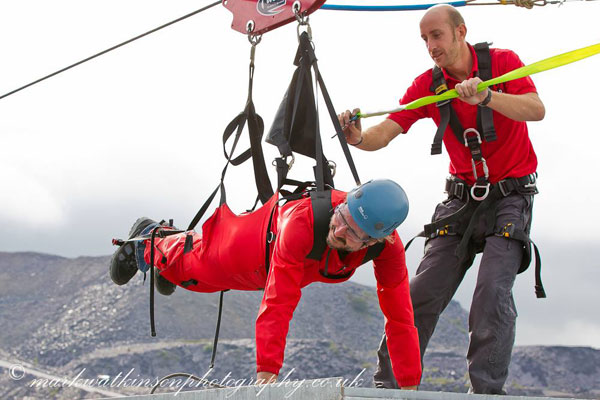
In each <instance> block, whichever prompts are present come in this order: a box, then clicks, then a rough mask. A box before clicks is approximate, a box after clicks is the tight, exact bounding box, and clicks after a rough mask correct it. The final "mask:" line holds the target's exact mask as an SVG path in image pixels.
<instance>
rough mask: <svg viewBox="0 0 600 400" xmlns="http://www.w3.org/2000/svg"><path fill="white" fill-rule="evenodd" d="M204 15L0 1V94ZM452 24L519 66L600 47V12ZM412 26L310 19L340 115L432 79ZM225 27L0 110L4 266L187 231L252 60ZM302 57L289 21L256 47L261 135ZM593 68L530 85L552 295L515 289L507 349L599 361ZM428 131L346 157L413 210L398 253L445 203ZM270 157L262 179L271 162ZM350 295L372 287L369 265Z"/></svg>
mask: <svg viewBox="0 0 600 400" xmlns="http://www.w3.org/2000/svg"><path fill="white" fill-rule="evenodd" d="M209 3H210V2H207V1H190V0H180V1H177V2H164V1H155V0H143V1H142V0H129V1H127V2H123V1H116V0H105V1H101V2H100V1H86V2H80V1H75V0H56V1H53V2H46V1H41V0H30V1H27V2H16V1H2V2H0V37H1V38H2V40H0V54H1V55H2V62H1V63H0V77H1V78H0V95H1V94H4V93H6V92H9V91H10V90H13V89H15V88H17V87H20V86H22V85H24V84H26V83H29V82H31V81H33V80H35V79H37V78H40V77H42V76H44V75H47V74H49V73H51V72H54V71H55V70H58V69H60V68H63V67H65V66H67V65H69V64H72V63H74V62H76V61H79V60H80V59H83V58H85V57H88V56H90V55H92V54H95V53H96V52H98V51H101V50H104V49H106V48H108V47H111V46H113V45H115V44H117V43H120V42H122V41H124V40H127V39H129V38H131V37H134V36H136V35H138V34H140V33H142V32H145V31H147V30H150V29H152V28H154V27H156V26H159V25H161V24H163V23H165V22H168V21H171V20H173V19H175V18H177V17H179V16H182V15H184V14H187V13H188V12H191V11H194V10H196V9H199V8H200V7H202V6H204V5H207V4H209ZM329 3H331V4H341V3H342V2H341V1H335V2H334V1H330V2H329ZM344 4H361V2H359V1H351V0H348V1H346V2H344ZM362 4H364V2H363V3H362ZM369 4H385V2H379V3H376V2H369ZM388 4H389V2H388ZM394 4H396V3H394ZM460 11H461V13H462V14H463V16H464V18H465V20H466V22H467V28H468V34H467V40H468V41H469V42H470V43H477V42H480V41H484V40H487V41H490V42H493V46H495V47H500V48H509V49H512V50H514V51H515V52H516V53H517V54H519V56H520V57H521V59H522V60H523V62H524V63H525V64H530V63H533V62H535V61H539V60H541V59H544V58H547V57H550V56H553V55H556V54H560V53H563V52H566V51H570V50H574V49H577V48H581V47H585V46H588V45H592V44H595V43H598V42H600V34H599V33H598V32H599V30H598V28H597V21H596V17H597V16H598V15H600V2H569V3H566V4H564V5H562V6H560V7H559V6H558V5H547V6H545V7H535V8H534V9H533V10H526V9H521V8H516V7H514V6H469V7H462V8H460ZM422 15H423V12H422V11H413V12H387V13H348V12H336V11H324V10H321V11H318V12H316V13H314V14H313V15H312V16H311V17H310V23H311V27H312V32H313V39H314V44H315V52H316V54H317V57H318V58H319V67H320V70H321V73H322V76H323V78H324V81H325V83H326V84H327V88H328V91H329V93H330V95H331V97H332V101H333V103H334V105H335V107H336V109H337V111H338V112H341V111H344V110H346V109H352V108H355V107H361V108H363V109H364V110H380V109H391V108H394V107H396V106H397V104H398V99H399V98H400V97H401V96H402V94H403V93H404V91H405V89H406V88H407V87H408V86H409V85H410V84H411V82H412V80H413V79H414V78H415V77H416V76H418V75H419V74H421V73H422V72H424V71H425V70H426V69H428V68H431V66H432V61H431V59H430V58H429V56H428V55H427V52H426V48H425V46H424V43H423V41H422V40H421V39H420V34H419V27H418V23H419V20H420V18H421V16H422ZM231 21H232V15H231V13H230V12H229V11H228V10H226V9H225V8H224V7H222V6H217V7H215V8H212V9H210V10H208V11H206V12H204V13H201V14H199V15H196V16H194V17H192V18H190V19H187V20H185V21H183V22H180V23H178V24H175V25H173V26H171V27H169V28H166V29H164V30H162V31H160V32H157V33H154V34H152V35H150V36H148V37H145V38H143V39H141V40H138V41H136V42H134V43H132V44H129V45H127V46H125V47H122V48H120V49H118V50H116V51H113V52H111V53H109V54H106V55H104V56H102V57H99V58H97V59H95V60H92V61H90V62H88V63H86V64H83V65H81V66H79V67H76V68H74V69H72V70H70V71H67V72H65V73H63V74H60V75H58V76H56V77H54V78H51V79H49V80H47V81H45V82H42V83H40V84H38V85H35V86H33V87H30V88H28V89H26V90H24V91H22V92H19V93H16V94H14V95H12V96H10V97H7V98H5V99H2V100H0V239H1V241H0V251H11V252H12V251H37V252H43V253H50V254H57V255H61V256H66V257H77V256H81V255H85V256H96V255H107V254H110V253H112V252H113V250H114V249H113V248H112V247H111V238H113V237H123V236H125V235H126V233H127V232H128V230H129V227H130V225H131V223H132V222H133V221H134V220H135V219H136V218H137V217H138V216H140V215H147V216H149V217H152V218H155V219H163V218H164V219H168V218H173V219H174V220H175V224H176V225H177V224H179V225H180V226H187V224H188V223H189V221H190V220H191V218H192V217H193V216H194V215H195V213H196V211H197V209H198V208H199V207H200V206H201V205H202V203H203V202H204V200H205V199H206V197H207V196H208V195H209V194H210V193H211V192H212V190H213V188H214V187H215V186H216V184H217V182H218V179H219V176H220V171H221V169H222V167H223V165H224V163H225V160H224V157H223V155H222V153H223V152H222V148H221V136H222V133H223V130H224V128H225V126H226V125H227V124H228V123H229V121H230V120H231V119H233V118H234V117H235V116H236V115H237V114H238V113H239V112H241V111H242V110H243V108H244V105H245V101H246V97H247V79H248V62H249V54H250V44H249V43H248V40H247V38H246V37H245V36H244V35H243V34H240V33H238V32H236V31H233V30H232V29H231V28H230V25H231ZM296 47H297V38H296V24H295V23H294V24H289V25H287V26H284V27H281V28H279V29H277V30H275V31H272V32H269V33H267V34H265V35H264V36H263V38H262V41H261V43H260V44H259V45H258V47H257V51H256V70H255V83H254V104H255V106H256V109H257V112H258V113H259V114H260V115H261V116H262V117H263V119H264V121H265V125H266V127H267V130H268V127H269V126H270V125H271V122H272V120H273V116H274V114H275V111H276V110H277V106H278V104H279V102H280V101H281V99H282V97H283V94H284V93H285V90H286V88H287V85H288V83H289V80H290V79H291V76H292V73H293V70H294V67H293V65H292V61H293V57H294V55H295V52H296ZM598 70H600V56H595V57H592V58H589V59H586V60H583V61H580V62H578V63H575V64H571V65H568V66H564V67H561V68H558V69H555V70H551V71H547V72H543V73H541V74H538V75H535V76H533V79H534V82H535V84H536V86H537V88H538V92H539V95H540V97H541V99H542V101H543V102H544V104H545V106H546V117H545V119H544V120H543V121H541V122H532V123H529V133H530V137H531V140H532V142H533V145H534V148H535V150H536V153H537V156H538V161H539V166H538V172H539V188H540V194H539V195H538V196H536V199H535V207H534V217H533V220H534V223H533V229H532V238H533V240H534V241H535V242H536V243H537V244H538V245H539V247H540V249H541V251H542V259H543V278H544V284H545V286H546V290H547V292H548V296H549V297H548V298H547V299H544V300H536V299H535V296H534V294H533V284H534V283H533V268H531V269H530V271H528V272H526V273H525V274H523V276H519V278H518V279H517V283H516V285H515V290H514V292H515V297H516V302H517V307H518V309H519V318H518V327H517V339H516V340H517V344H548V345H551V344H552V345H581V346H593V347H596V348H600V316H599V313H598V311H597V304H600V293H599V291H598V290H597V288H596V285H595V284H594V283H595V282H598V280H600V268H598V266H599V265H598V264H599V263H600V262H599V261H598V259H599V256H600V250H599V248H600V246H598V244H599V243H598V239H597V231H598V225H599V222H600V216H599V215H598V212H597V211H596V209H597V208H596V206H597V204H598V201H597V196H598V189H597V188H598V177H597V175H596V174H595V172H596V170H597V164H596V159H597V149H598V146H599V145H600V136H599V133H600V132H599V128H598V122H597V114H596V113H597V112H598V111H597V100H596V96H595V92H596V91H597V90H596V88H595V87H594V84H595V83H594V82H595V81H594V79H595V78H594V77H595V76H596V73H597V71H598ZM319 106H320V109H321V112H322V118H321V127H322V137H323V140H324V149H325V154H326V155H327V157H328V158H329V159H333V160H335V161H336V162H337V165H338V174H337V176H336V179H335V181H336V186H337V187H338V188H339V189H342V190H349V189H351V188H352V187H353V186H354V181H353V179H352V177H351V175H350V172H349V169H348V168H347V165H346V163H345V160H344V158H343V155H342V152H341V149H340V146H339V143H338V142H337V139H334V140H332V139H329V138H330V137H331V136H332V135H333V134H334V133H335V132H334V129H333V126H332V125H331V123H330V121H329V120H328V117H327V113H326V112H325V105H324V104H323V103H322V102H321V104H320V105H319ZM382 118H383V117H380V118H371V119H368V120H365V121H363V126H364V127H365V128H366V127H368V126H371V125H373V124H376V123H378V122H380V121H381V120H382ZM434 133H435V127H434V124H433V122H432V121H430V120H424V121H420V122H418V123H416V124H415V125H414V126H413V127H412V128H411V130H410V131H409V133H408V134H407V135H401V136H400V137H398V138H396V139H395V140H394V141H393V142H392V143H391V144H390V145H389V146H388V147H387V148H385V149H382V150H380V151H377V152H373V153H367V152H363V151H360V150H357V149H352V154H353V157H354V160H355V162H356V164H357V168H358V171H359V174H360V176H361V179H362V180H363V181H366V180H368V179H371V178H382V177H386V178H391V179H394V180H396V181H397V182H399V183H400V184H401V185H402V186H403V187H404V188H405V190H406V192H407V194H408V196H409V199H410V203H411V205H410V213H409V216H408V218H407V220H406V222H405V223H404V224H403V225H402V226H401V227H400V228H399V233H400V235H401V237H402V238H403V240H404V241H407V240H408V239H409V238H410V237H412V236H413V235H414V234H416V233H417V232H419V231H420V230H421V229H422V225H423V224H424V223H427V222H428V221H429V220H430V218H431V214H432V213H433V210H434V207H435V205H436V204H437V203H438V202H439V201H441V200H443V199H444V193H443V188H444V178H445V177H446V176H447V175H448V157H447V155H446V152H445V150H444V154H443V155H441V156H436V157H432V156H430V155H429V149H430V144H431V140H432V138H433V134H434ZM244 144H247V141H246V142H242V143H241V145H240V146H241V148H243V147H244V146H243V145H244ZM264 148H265V154H266V159H267V163H270V160H271V159H273V158H274V157H276V156H277V151H276V148H275V147H273V146H270V145H268V144H265V145H264ZM270 173H271V176H272V180H274V176H275V175H274V171H273V170H271V171H270ZM290 176H291V177H293V178H298V179H309V178H311V163H310V162H309V161H308V160H306V159H303V158H302V157H301V156H300V157H298V159H297V161H296V164H295V166H294V168H293V169H292V171H291V172H290ZM226 184H227V187H228V202H229V204H230V206H231V207H232V209H234V210H235V211H237V212H241V211H244V210H246V209H247V208H249V207H251V205H252V200H253V198H254V194H252V193H253V191H254V186H253V179H252V172H251V167H250V165H249V164H248V165H244V166H242V167H237V168H230V170H229V172H228V176H227V180H226ZM215 206H216V205H215ZM421 254H422V242H417V243H416V244H415V245H413V247H412V248H411V249H410V250H409V252H408V267H409V273H410V274H411V276H412V275H414V273H415V270H416V268H417V265H418V260H419V257H420V255H421ZM476 270H477V263H476V264H475V265H474V267H473V268H472V269H471V270H470V271H469V273H468V274H467V277H466V278H465V282H464V283H463V285H462V286H461V289H460V290H459V292H458V293H457V295H456V297H455V298H456V299H457V300H458V301H460V303H461V304H462V305H463V306H464V307H466V308H468V307H469V304H470V298H471V296H472V292H473V287H474V281H475V277H476ZM353 279H354V280H355V281H357V282H360V283H364V284H369V285H373V284H374V278H373V273H372V270H371V269H370V268H369V267H364V268H362V270H361V271H360V273H358V274H357V276H356V277H355V278H353ZM592 285H593V286H592Z"/></svg>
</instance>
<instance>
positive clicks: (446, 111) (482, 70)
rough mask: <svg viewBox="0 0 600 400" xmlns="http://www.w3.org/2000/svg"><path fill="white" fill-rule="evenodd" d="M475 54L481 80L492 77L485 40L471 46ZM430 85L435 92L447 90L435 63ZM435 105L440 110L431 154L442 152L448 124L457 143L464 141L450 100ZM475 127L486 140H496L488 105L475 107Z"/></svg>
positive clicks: (490, 62)
mask: <svg viewBox="0 0 600 400" xmlns="http://www.w3.org/2000/svg"><path fill="white" fill-rule="evenodd" d="M473 48H474V49H475V54H476V55H477V64H478V65H479V71H478V75H479V77H480V78H481V79H482V80H484V81H485V80H489V79H491V78H492V61H491V60H492V58H491V55H490V47H489V44H488V43H487V42H483V43H477V44H476V45H475V46H473ZM432 80H433V82H432V86H431V88H430V90H431V91H432V92H433V93H435V94H442V93H444V92H446V91H448V85H447V83H446V79H445V78H444V73H443V72H442V70H441V68H440V67H438V66H437V65H436V66H434V67H433V69H432ZM436 106H437V107H438V109H439V112H440V124H439V125H438V128H437V131H436V133H435V136H434V139H433V143H432V144H431V154H432V155H435V154H441V153H442V140H443V138H444V133H445V132H446V129H447V128H448V125H450V128H451V129H452V131H453V132H454V135H455V136H456V138H457V140H458V142H459V143H463V144H464V143H465V140H464V138H463V136H462V134H463V132H464V129H463V126H462V124H461V123H460V121H459V120H458V116H457V115H456V111H454V108H453V107H452V100H444V101H441V102H438V103H436ZM477 108H478V110H477V128H478V130H479V131H480V132H482V133H483V138H484V140H485V141H486V142H492V141H494V140H496V130H495V129H494V119H493V112H492V110H491V109H490V108H488V107H477Z"/></svg>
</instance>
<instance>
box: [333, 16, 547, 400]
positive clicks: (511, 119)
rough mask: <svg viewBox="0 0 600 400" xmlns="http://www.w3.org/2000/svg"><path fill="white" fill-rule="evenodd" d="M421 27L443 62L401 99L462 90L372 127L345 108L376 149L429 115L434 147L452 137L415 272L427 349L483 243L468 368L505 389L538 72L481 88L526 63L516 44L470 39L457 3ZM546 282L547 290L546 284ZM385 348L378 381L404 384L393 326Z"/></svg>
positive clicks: (418, 320) (350, 134)
mask: <svg viewBox="0 0 600 400" xmlns="http://www.w3.org/2000/svg"><path fill="white" fill-rule="evenodd" d="M420 30H421V38H422V39H423V41H424V42H425V45H426V46H427V51H428V52H429V55H430V56H431V58H432V59H433V61H434V63H435V65H436V67H435V68H434V69H432V70H428V71H426V72H425V73H423V74H422V75H420V76H419V77H417V78H416V79H415V80H414V82H413V84H412V86H411V87H410V88H408V90H407V91H406V93H405V95H404V96H403V97H402V99H401V101H400V103H401V104H407V103H409V102H410V101H412V100H415V99H418V98H420V97H423V96H429V95H432V94H435V93H442V92H444V91H446V90H449V89H453V88H454V89H456V91H457V92H458V94H459V98H458V99H457V100H454V101H452V102H450V103H447V104H444V103H438V104H431V105H429V106H426V107H421V108H419V109H416V110H408V111H401V112H398V113H395V114H391V115H389V117H388V118H387V119H386V120H385V121H383V122H382V123H380V124H379V125H376V126H373V127H371V128H369V129H367V130H366V131H364V132H362V129H361V126H360V120H356V121H351V117H352V113H350V112H349V111H346V112H345V113H343V114H341V115H340V116H339V118H340V123H341V124H342V126H344V133H345V135H346V139H347V141H348V143H349V144H351V145H354V146H356V147H358V148H360V149H362V150H367V151H374V150H378V149H380V148H382V147H385V146H387V145H388V143H389V142H390V141H391V140H392V139H394V138H395V137H396V136H398V135H399V134H401V133H405V132H407V131H408V129H410V127H411V126H412V124H413V123H414V122H415V121H417V120H419V119H421V118H427V117H428V118H432V119H433V120H434V122H435V123H436V125H437V126H438V132H437V133H436V138H435V139H434V144H433V145H432V154H438V153H440V152H441V142H442V137H443V143H444V145H445V147H446V151H447V152H448V154H449V156H450V174H451V177H450V178H448V181H447V183H446V191H447V192H448V199H447V200H444V201H443V202H442V203H440V204H439V205H438V206H437V208H436V210H435V213H434V215H433V219H432V224H430V225H427V226H426V227H425V231H424V234H423V236H425V237H426V238H427V241H426V245H425V254H424V256H423V259H422V261H421V264H420V265H419V268H418V269H417V273H416V276H415V277H414V278H413V279H412V280H411V282H410V293H411V297H412V301H413V307H414V315H415V326H416V327H417V329H418V331H419V341H420V347H421V357H423V354H424V353H425V349H426V347H427V344H428V342H429V339H430V338H431V335H432V334H433V331H434V328H435V326H436V323H437V321H438V318H439V315H440V314H441V313H442V311H443V310H444V309H445V308H446V306H447V305H448V303H449V302H450V299H451V298H452V297H453V295H454V293H455V292H456V289H457V288H458V286H459V284H460V283H461V281H462V279H463V277H464V275H465V272H466V270H467V269H468V268H469V267H470V266H471V264H472V262H473V259H474V257H475V254H476V253H478V252H483V256H482V259H481V264H480V267H479V272H478V276H477V286H476V289H475V293H474V295H473V301H472V305H471V310H470V314H469V334H470V335H469V336H470V344H469V350H468V354H467V359H468V370H469V376H470V380H471V392H474V393H488V394H501V393H504V391H503V389H502V388H503V386H504V382H505V381H506V378H507V375H508V366H509V363H510V357H511V352H512V347H513V343H514V338H515V320H516V316H517V313H516V309H515V305H514V301H513V296H512V286H513V283H514V280H515V277H516V274H517V273H519V272H522V271H523V270H524V269H526V268H527V266H528V265H529V259H530V246H529V245H530V243H529V238H528V235H529V230H530V226H531V212H532V204H533V203H532V202H533V195H534V194H535V193H537V190H536V187H535V177H536V175H535V174H536V167H537V159H536V155H535V152H534V151H533V147H532V145H531V142H530V140H529V136H528V131H527V124H526V123H525V121H538V120H541V119H542V118H543V117H544V113H545V109H544V105H543V103H542V102H541V101H540V99H539V97H538V95H537V93H536V88H535V86H534V84H533V82H532V80H531V79H530V78H522V79H518V80H514V81H511V82H507V83H505V84H501V85H498V86H494V87H492V88H491V89H486V90H484V91H482V92H477V85H478V83H480V82H482V79H481V78H483V80H487V79H490V78H492V77H496V76H499V75H502V74H504V73H506V72H508V71H511V70H514V69H516V68H518V67H521V66H522V65H523V63H522V62H521V60H520V59H519V57H518V56H517V55H516V54H515V53H513V52H512V51H510V50H501V49H489V50H488V48H487V46H485V45H484V46H483V50H481V47H480V45H476V46H475V48H474V47H473V46H471V45H470V44H469V43H467V42H466V40H465V37H466V34H467V28H466V26H465V23H464V20H463V18H462V16H461V15H460V13H459V12H458V11H457V10H456V9H455V8H453V7H452V6H449V5H440V6H435V7H432V8H430V9H429V10H428V11H427V13H426V14H425V15H424V17H423V18H422V20H421V23H420ZM480 57H481V58H480ZM486 57H487V58H486ZM490 64H491V65H490ZM490 73H491V76H489V74H490ZM486 75H487V76H486ZM357 111H358V110H355V111H354V113H356V112H357ZM442 135H443V136H442ZM538 289H539V293H538V297H543V296H544V295H543V288H541V285H540V286H539V288H538ZM378 355H379V368H378V371H377V373H376V375H375V383H376V385H377V386H378V387H386V388H395V387H397V385H396V382H395V380H394V377H393V374H392V373H391V365H390V360H389V356H388V351H387V347H386V338H385V336H384V338H383V340H382V344H381V347H380V349H379V352H378Z"/></svg>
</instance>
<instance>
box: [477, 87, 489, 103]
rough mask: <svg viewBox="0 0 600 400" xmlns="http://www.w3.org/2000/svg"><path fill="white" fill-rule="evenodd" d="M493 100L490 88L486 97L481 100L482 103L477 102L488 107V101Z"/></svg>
mask: <svg viewBox="0 0 600 400" xmlns="http://www.w3.org/2000/svg"><path fill="white" fill-rule="evenodd" d="M490 100H492V90H491V89H490V88H488V94H487V96H485V99H483V100H482V101H481V103H479V104H477V105H478V106H479V107H487V105H488V103H489V102H490Z"/></svg>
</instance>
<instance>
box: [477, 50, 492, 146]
mask: <svg viewBox="0 0 600 400" xmlns="http://www.w3.org/2000/svg"><path fill="white" fill-rule="evenodd" d="M473 48H474V49H475V54H477V64H479V78H481V80H482V81H488V80H490V79H492V56H491V54H490V45H489V43H488V42H482V43H477V44H476V45H475V46H473ZM477 108H478V110H477V126H478V128H479V131H480V132H481V133H482V134H483V138H484V140H485V141H486V142H493V141H494V140H496V129H495V128H494V113H493V111H492V109H491V108H488V107H477Z"/></svg>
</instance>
